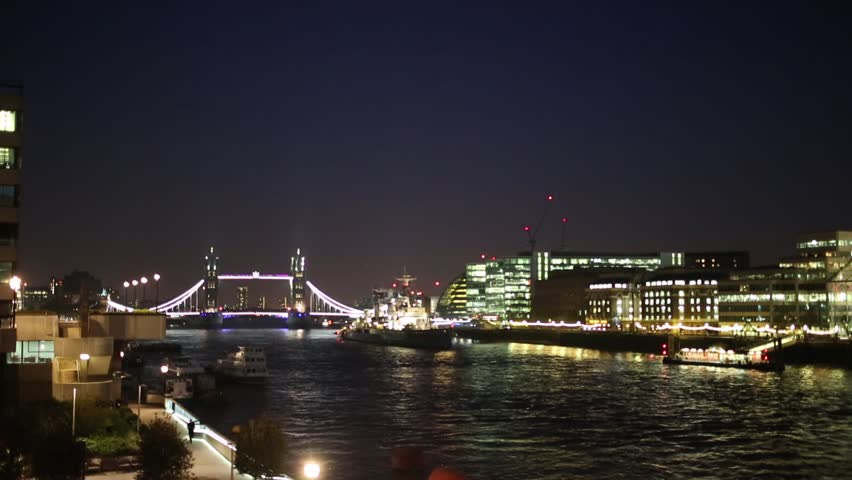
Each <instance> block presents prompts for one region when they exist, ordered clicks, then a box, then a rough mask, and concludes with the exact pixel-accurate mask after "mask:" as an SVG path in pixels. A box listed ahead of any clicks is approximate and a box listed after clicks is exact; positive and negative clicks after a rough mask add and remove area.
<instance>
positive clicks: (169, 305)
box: [107, 280, 204, 312]
mask: <svg viewBox="0 0 852 480" xmlns="http://www.w3.org/2000/svg"><path fill="white" fill-rule="evenodd" d="M202 285H204V280H199V281H198V283H196V284H195V285H193V286H192V287H191V288H190V289H189V290H187V291H185V292H183V293H181V294H180V295H178V296H177V297H175V298H173V299H171V300H169V301H167V302H165V303H162V304H160V305H157V306H156V307H153V308H151V309H150V310H153V311H156V312H167V311H169V310H171V309H173V308H175V307H176V306H178V305H180V304H181V303H183V302H184V301H186V300H188V299H189V297H191V296H192V295H193V294H194V293H195V292H197V291H198V289H199V288H201V286H202ZM107 306H108V308H110V309H113V310H118V311H119V312H133V311H135V310H137V309H135V308H133V307H129V306H127V305H122V304H120V303H118V302H114V301H112V299H111V298H109V297H107Z"/></svg>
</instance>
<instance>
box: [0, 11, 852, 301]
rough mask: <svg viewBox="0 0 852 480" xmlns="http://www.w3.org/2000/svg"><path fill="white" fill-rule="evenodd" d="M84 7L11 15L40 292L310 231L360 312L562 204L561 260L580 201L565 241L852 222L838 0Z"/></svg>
mask: <svg viewBox="0 0 852 480" xmlns="http://www.w3.org/2000/svg"><path fill="white" fill-rule="evenodd" d="M88 3H89V2H84V3H81V2H56V3H55V4H54V5H48V4H47V3H45V2H33V1H18V2H14V1H13V2H12V4H11V8H9V7H6V6H5V5H8V2H6V3H4V9H3V14H4V17H5V19H4V22H3V25H4V27H3V35H2V37H3V42H2V43H3V46H2V47H0V48H2V51H0V81H2V82H16V83H22V84H23V85H24V87H25V97H26V98H25V102H26V110H25V115H26V117H25V119H24V122H25V124H24V129H25V137H24V138H25V152H24V155H25V158H24V180H23V182H24V184H23V194H22V213H21V218H22V220H21V222H22V223H21V225H22V226H21V229H22V232H21V248H20V263H19V265H20V270H21V273H22V276H23V278H24V279H25V280H26V281H27V282H29V283H30V284H33V285H34V284H46V283H47V280H48V278H49V276H50V275H61V274H63V273H66V272H68V271H70V270H71V269H73V268H80V269H86V270H89V271H91V272H92V273H94V274H95V275H96V276H99V277H101V278H103V279H104V281H105V282H106V283H107V284H113V285H115V286H118V285H119V284H120V282H122V281H124V280H128V279H131V278H134V277H138V276H140V275H142V274H144V273H148V274H150V273H153V272H154V271H158V272H159V273H160V274H162V275H163V277H164V279H163V283H162V286H163V290H162V292H163V296H165V295H167V294H168V293H177V292H178V291H182V290H184V289H186V288H188V287H189V286H190V285H191V284H192V283H193V282H194V281H196V280H198V279H200V278H201V275H202V265H201V264H202V257H203V255H204V253H205V251H206V249H207V248H208V247H209V246H210V245H215V246H216V248H217V250H218V251H219V253H220V255H221V257H222V266H223V270H225V271H229V272H248V271H251V270H253V269H259V270H262V271H270V272H271V271H277V272H284V271H287V269H288V267H289V265H288V263H289V256H290V255H291V253H292V251H293V250H294V249H295V248H296V247H297V246H299V247H302V248H304V249H305V250H306V251H307V254H308V262H309V263H308V268H309V273H308V275H309V277H310V279H311V280H313V281H314V282H315V283H316V284H317V285H319V286H320V287H321V288H323V289H324V290H325V291H327V292H328V293H330V294H331V295H332V296H334V297H336V298H338V299H340V300H343V301H351V300H352V299H354V298H355V297H359V296H364V295H366V294H368V293H369V290H370V288H371V287H373V286H375V285H378V284H388V283H389V282H390V280H391V279H392V277H394V275H395V274H398V273H400V272H401V270H402V268H403V265H405V266H407V268H408V270H409V272H413V273H415V274H417V275H418V276H419V277H420V279H421V281H422V283H421V284H422V285H426V284H427V283H428V284H431V283H432V282H434V281H435V280H440V281H441V282H443V283H446V282H448V281H449V280H450V279H451V278H452V277H453V276H454V275H455V274H457V273H459V272H461V271H462V270H463V268H464V264H465V263H466V262H469V261H474V260H475V259H477V258H478V256H479V254H480V253H482V252H486V253H488V254H489V255H491V254H494V255H498V256H499V255H509V254H513V253H515V252H517V251H519V250H523V249H525V248H526V247H527V244H526V237H525V235H524V233H523V232H522V231H521V226H522V225H523V224H524V223H531V222H535V221H536V219H537V217H538V216H539V215H540V213H541V211H542V208H543V207H544V203H545V202H544V196H545V194H548V193H550V194H553V195H555V196H556V202H555V203H554V205H553V209H552V211H551V212H550V215H549V217H548V218H547V219H546V220H545V226H544V228H543V229H542V232H541V234H540V240H539V245H540V246H541V247H545V248H556V247H557V246H558V244H559V241H560V239H559V231H560V230H559V218H560V217H561V216H563V215H564V216H567V217H568V218H569V219H570V223H569V229H568V235H567V240H568V246H569V248H571V249H577V250H614V251H661V250H662V251H670V250H687V251H688V250H706V249H748V250H750V251H751V252H752V258H753V263H758V264H759V263H771V262H775V261H777V259H778V257H780V256H783V255H789V254H790V253H792V251H793V244H794V241H795V235H796V234H797V233H799V232H804V231H812V230H831V229H837V228H850V227H852V219H850V209H849V205H850V203H852V189H850V186H849V178H850V174H852V155H850V154H852V140H851V139H852V136H851V135H850V133H851V132H852V119H850V113H852V28H850V24H849V20H850V18H852V11H850V7H849V6H848V5H849V2H837V3H836V4H834V5H832V4H831V2H780V1H779V2H755V3H751V4H750V3H748V2H710V1H707V2H682V1H679V2H671V3H654V2H645V1H643V2H633V1H631V2H624V3H614V2H612V3H604V2H587V4H586V5H581V4H579V3H577V4H574V3H571V2H553V3H543V2H515V3H513V4H500V3H499V2H480V3H466V2H446V3H443V2H433V1H428V2H404V1H399V2H389V3H377V2H356V1H353V2H344V3H327V2H320V1H308V2H227V3H224V4H219V5H214V4H213V3H212V2H195V3H193V4H191V5H190V2H157V5H154V2H135V3H136V6H128V5H127V4H129V3H131V2H103V3H101V4H98V5H96V4H94V2H93V3H92V4H91V5H89V4H88ZM172 3H180V5H172ZM463 3H464V4H465V5H466V6H464V7H460V6H459V5H460V4H463ZM843 3H845V4H846V5H843ZM143 5H144V6H143ZM770 5H771V8H770ZM235 286H236V285H232V286H229V287H224V288H226V289H228V290H231V289H233V288H234V287H235ZM426 290H427V291H428V292H430V293H437V289H435V288H434V287H432V288H428V289H426Z"/></svg>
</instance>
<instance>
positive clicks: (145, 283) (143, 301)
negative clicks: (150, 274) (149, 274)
mask: <svg viewBox="0 0 852 480" xmlns="http://www.w3.org/2000/svg"><path fill="white" fill-rule="evenodd" d="M139 281H140V282H142V306H143V307H144V306H145V285H148V279H147V278H146V277H142V278H141V279H140V280H139Z"/></svg>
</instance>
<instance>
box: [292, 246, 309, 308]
mask: <svg viewBox="0 0 852 480" xmlns="http://www.w3.org/2000/svg"><path fill="white" fill-rule="evenodd" d="M290 275H292V276H293V288H292V289H291V290H290V305H292V306H293V310H294V311H296V312H298V313H309V312H308V302H307V298H306V297H305V256H304V255H302V249H301V248H297V249H296V255H294V256H292V257H290Z"/></svg>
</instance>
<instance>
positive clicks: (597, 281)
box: [578, 272, 642, 330]
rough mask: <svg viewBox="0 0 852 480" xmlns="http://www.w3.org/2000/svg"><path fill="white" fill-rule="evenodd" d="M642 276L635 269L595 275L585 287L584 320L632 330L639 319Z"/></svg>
mask: <svg viewBox="0 0 852 480" xmlns="http://www.w3.org/2000/svg"><path fill="white" fill-rule="evenodd" d="M641 277H642V274H640V273H635V272H625V273H622V274H615V273H611V274H600V275H596V276H595V278H594V280H593V281H592V282H591V283H588V288H587V289H586V308H585V311H584V313H585V323H587V324H590V325H606V326H615V327H621V328H624V327H625V326H627V327H629V328H630V329H631V330H633V328H634V323H635V322H636V321H638V320H639V319H640V316H639V312H640V294H639V285H640V281H641ZM578 317H580V316H579V315H578ZM579 319H580V318H578V320H579Z"/></svg>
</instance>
